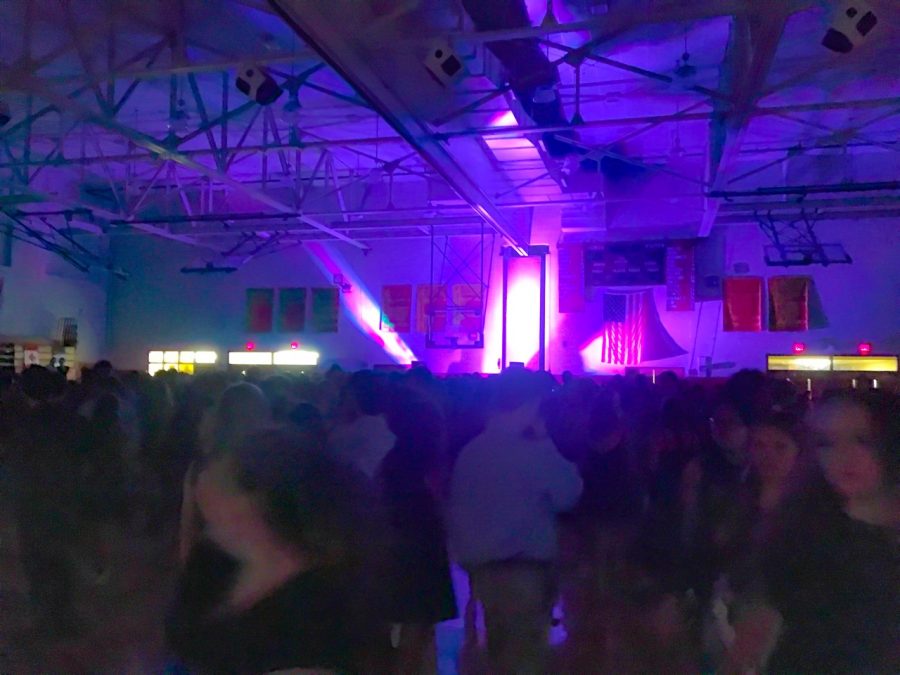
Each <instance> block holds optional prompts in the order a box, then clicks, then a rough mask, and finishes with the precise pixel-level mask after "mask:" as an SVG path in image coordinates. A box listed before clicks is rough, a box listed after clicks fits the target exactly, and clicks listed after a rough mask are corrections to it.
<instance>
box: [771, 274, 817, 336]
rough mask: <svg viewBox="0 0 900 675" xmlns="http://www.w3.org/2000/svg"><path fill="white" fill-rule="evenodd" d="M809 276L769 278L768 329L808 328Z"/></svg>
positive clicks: (789, 329)
mask: <svg viewBox="0 0 900 675" xmlns="http://www.w3.org/2000/svg"><path fill="white" fill-rule="evenodd" d="M809 291H810V277H803V276H778V277H771V278H770V279H769V330H772V331H804V330H809Z"/></svg>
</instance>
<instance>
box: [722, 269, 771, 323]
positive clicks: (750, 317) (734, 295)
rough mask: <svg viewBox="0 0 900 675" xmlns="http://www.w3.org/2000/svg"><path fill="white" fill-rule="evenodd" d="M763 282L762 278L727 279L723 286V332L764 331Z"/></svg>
mask: <svg viewBox="0 0 900 675" xmlns="http://www.w3.org/2000/svg"><path fill="white" fill-rule="evenodd" d="M762 304H763V280H762V278H761V277H725V280H724V285H723V300H722V321H723V330H725V331H729V332H741V331H744V332H758V331H761V330H762Z"/></svg>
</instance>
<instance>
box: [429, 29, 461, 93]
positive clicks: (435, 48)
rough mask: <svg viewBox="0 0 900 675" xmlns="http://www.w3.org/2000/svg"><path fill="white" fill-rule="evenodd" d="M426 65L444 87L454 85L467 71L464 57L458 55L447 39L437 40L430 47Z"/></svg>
mask: <svg viewBox="0 0 900 675" xmlns="http://www.w3.org/2000/svg"><path fill="white" fill-rule="evenodd" d="M425 67H426V68H427V69H428V72H429V73H431V75H432V77H434V78H435V79H436V80H437V81H438V83H440V84H441V85H442V86H444V87H449V86H451V85H453V84H454V83H455V82H456V81H457V80H459V79H460V78H462V76H463V75H465V73H466V71H465V68H464V67H463V62H462V59H460V58H459V56H457V55H456V52H455V51H453V48H452V47H451V46H450V44H449V43H448V42H447V41H445V40H441V41H439V42H436V43H435V44H434V45H432V47H431V49H429V51H428V56H427V58H426V59H425Z"/></svg>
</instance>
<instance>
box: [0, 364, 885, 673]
mask: <svg viewBox="0 0 900 675" xmlns="http://www.w3.org/2000/svg"><path fill="white" fill-rule="evenodd" d="M0 452H2V454H0V481H2V484H3V488H4V493H5V497H4V505H5V506H8V507H10V508H9V511H10V514H11V521H12V523H13V525H14V531H15V537H14V539H13V540H12V541H10V540H8V539H3V540H0V547H3V548H6V549H13V550H14V551H15V554H16V555H15V558H16V561H17V565H18V566H19V568H20V570H21V573H22V574H23V576H24V579H25V581H26V583H27V589H28V612H27V614H28V627H27V632H26V633H25V635H27V636H28V637H27V639H28V640H32V641H34V643H35V644H40V645H42V647H41V649H44V650H48V651H49V650H51V649H52V648H53V647H54V645H60V644H75V643H78V641H79V640H80V639H82V638H83V636H84V635H85V633H86V632H87V630H88V629H87V624H88V621H87V619H86V618H85V616H83V615H82V607H81V604H80V600H79V598H81V597H84V596H85V591H84V589H85V587H87V588H88V589H89V590H88V591H87V593H88V595H90V593H91V592H92V591H90V589H91V588H95V589H96V588H101V587H103V586H104V584H107V585H108V584H110V583H111V582H110V579H111V578H112V579H116V578H118V577H117V575H118V576H121V575H119V573H118V572H117V566H121V565H130V564H133V560H132V561H129V560H125V561H123V560H122V559H121V556H119V555H117V551H118V550H120V549H121V548H122V545H121V542H123V541H126V542H127V541H130V540H137V539H141V540H149V541H154V542H156V543H157V544H158V545H159V546H158V550H159V551H161V554H160V556H161V557H160V558H159V560H156V559H154V560H155V561H154V562H153V563H152V564H151V565H150V567H151V568H153V567H154V566H155V567H156V568H158V569H165V570H168V571H170V572H171V574H170V575H169V576H170V578H171V581H172V583H171V584H169V585H165V584H163V585H160V586H159V587H158V588H156V589H155V592H156V594H157V595H159V596H164V607H165V616H159V617H157V618H156V619H154V620H155V621H156V622H157V623H159V630H160V635H161V638H160V644H159V646H158V649H159V652H160V654H159V660H158V661H155V662H154V665H153V666H150V665H148V664H146V663H145V664H144V666H143V667H144V669H145V671H146V672H170V673H275V672H282V671H290V672H312V673H365V674H368V673H373V674H374V673H399V674H404V675H405V674H418V673H436V672H438V657H437V649H436V639H435V634H436V633H435V630H436V626H438V625H441V624H442V623H443V622H446V621H450V620H454V619H457V621H458V622H460V623H461V624H462V625H463V626H464V631H463V632H464V636H465V640H464V644H463V646H462V649H461V650H459V653H458V655H457V659H456V663H455V667H456V669H457V670H458V672H460V673H463V674H464V675H466V674H468V673H473V674H474V673H497V674H504V675H505V674H507V673H515V674H520V673H521V674H531V673H534V674H538V673H572V674H574V675H583V674H588V673H616V674H620V673H734V674H740V675H744V674H746V673H897V672H900V621H898V618H900V537H898V535H900V492H898V485H900V399H898V396H897V394H895V393H891V392H888V391H884V390H872V391H857V390H850V389H845V388H842V387H840V386H835V388H834V389H833V390H829V391H825V392H823V393H821V394H819V395H816V396H814V397H813V396H810V395H809V394H808V393H807V392H806V391H798V390H797V389H795V388H794V386H793V385H792V384H791V383H790V382H789V381H787V380H785V379H783V378H774V377H770V376H767V375H765V374H763V373H761V372H757V371H749V370H747V371H741V372H739V373H737V374H736V375H734V376H732V377H731V378H729V379H728V380H727V381H721V382H720V381H704V380H681V379H679V378H677V377H676V376H675V375H674V374H672V373H664V374H662V375H661V376H660V377H658V378H657V381H656V382H655V383H651V382H650V381H649V380H648V379H646V378H644V377H642V376H639V375H628V376H622V377H613V378H602V379H600V378H596V379H595V378H577V377H572V376H571V375H570V374H566V375H565V376H563V377H562V378H561V380H557V379H555V378H554V377H553V376H551V375H549V374H547V373H535V372H530V371H527V370H525V369H523V368H512V369H509V370H507V371H506V372H504V373H503V374H501V375H497V376H490V377H487V376H481V375H460V376H452V377H446V378H441V377H436V376H434V375H432V374H431V373H430V372H428V371H427V370H426V369H424V368H421V367H416V368H413V369H412V370H410V371H407V372H403V373H381V372H375V371H360V372H356V373H345V372H343V371H341V370H340V369H338V368H333V369H331V370H329V371H327V372H322V373H319V374H315V375H293V374H278V375H271V374H266V373H263V372H252V371H251V372H248V373H246V374H243V375H240V376H238V375H235V374H230V373H225V372H214V373H207V374H203V375H198V376H186V375H183V374H180V373H176V372H163V373H159V374H157V375H156V376H154V377H150V376H147V375H145V374H142V373H135V372H129V373H116V372H115V371H114V370H113V368H112V366H111V365H110V364H109V363H107V362H101V363H98V364H96V366H95V367H93V368H91V369H85V370H84V373H83V376H82V379H81V381H80V382H77V383H76V382H71V381H67V380H66V378H65V377H64V376H63V375H62V374H61V373H59V372H57V371H55V370H50V369H44V368H38V367H32V368H29V369H27V370H25V371H24V372H23V373H22V374H21V375H19V376H17V377H14V378H8V379H6V380H4V381H3V394H2V400H0ZM160 561H161V562H160ZM461 580H464V582H465V584H464V585H465V589H463V590H464V591H465V592H462V593H461V592H460V591H461V589H460V587H459V586H460V581H461ZM460 597H462V598H463V600H462V601H461V602H460V601H459V598H460ZM466 598H467V599H466ZM117 602H120V603H134V602H137V601H136V600H135V598H129V597H128V595H127V594H125V595H123V596H121V597H120V598H119V599H118V600H117ZM551 628H553V631H554V632H555V633H557V634H562V635H564V639H559V640H555V641H554V644H551V641H550V639H549V635H550V632H551ZM98 658H99V657H98ZM87 660H88V661H90V657H88V658H87ZM23 667H24V666H23ZM33 668H34V669H35V672H54V671H52V668H53V667H52V666H48V665H46V664H44V665H34V664H33ZM67 668H69V669H70V670H68V672H76V671H77V670H78V669H79V668H84V672H125V670H124V667H123V666H121V664H118V665H117V664H113V663H110V662H109V661H105V662H103V664H100V662H99V661H98V662H96V663H88V662H84V661H83V662H81V663H80V664H76V665H73V663H72V662H70V663H69V666H67Z"/></svg>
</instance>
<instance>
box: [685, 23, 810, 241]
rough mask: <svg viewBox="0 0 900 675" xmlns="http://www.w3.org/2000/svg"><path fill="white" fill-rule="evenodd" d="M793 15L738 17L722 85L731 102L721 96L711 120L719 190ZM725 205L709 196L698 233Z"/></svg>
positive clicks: (712, 175)
mask: <svg viewBox="0 0 900 675" xmlns="http://www.w3.org/2000/svg"><path fill="white" fill-rule="evenodd" d="M791 13H792V12H791V10H790V9H789V8H781V7H779V8H771V11H769V12H768V13H760V14H757V15H756V16H751V17H748V18H735V19H733V20H732V23H731V34H730V36H729V41H728V47H727V48H726V53H725V61H724V63H723V64H722V67H721V68H722V69H721V76H720V87H719V88H720V89H721V90H722V91H724V92H727V93H728V94H729V95H730V103H728V104H726V103H722V102H721V101H718V100H717V101H716V109H717V110H716V112H717V115H716V117H714V118H713V120H712V122H711V123H710V133H709V158H708V166H707V172H708V173H707V183H708V184H710V185H711V186H712V190H713V191H716V190H720V189H721V187H722V185H723V184H724V183H725V181H726V180H727V179H728V177H729V176H730V173H731V172H732V171H733V169H734V166H735V164H736V163H737V159H738V156H739V154H740V149H741V144H742V143H743V142H744V136H745V135H746V132H747V126H748V123H749V121H750V119H751V117H752V114H753V109H754V107H755V106H756V102H757V101H758V100H759V97H760V95H761V94H762V91H763V87H764V86H765V83H766V78H767V76H768V74H769V70H770V68H771V66H772V62H773V61H774V59H775V52H776V51H777V49H778V44H779V43H780V42H781V36H782V33H783V32H784V27H785V25H786V24H787V20H788V18H789V17H790V14H791ZM719 204H720V202H719V200H717V199H708V200H707V203H706V209H705V211H704V213H703V218H702V220H701V222H700V227H699V230H698V232H697V234H698V236H700V237H707V236H709V233H710V231H711V230H712V227H713V225H714V224H715V222H716V216H717V215H718V211H719Z"/></svg>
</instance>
